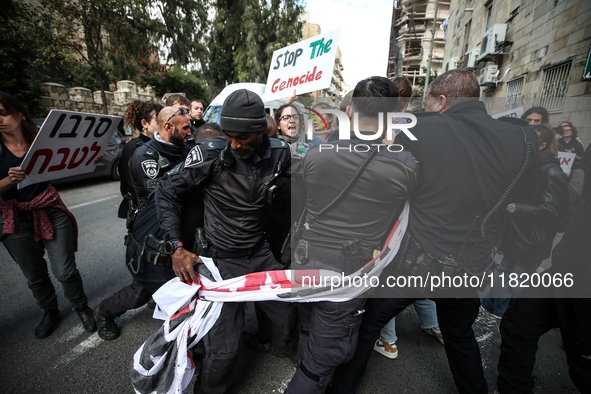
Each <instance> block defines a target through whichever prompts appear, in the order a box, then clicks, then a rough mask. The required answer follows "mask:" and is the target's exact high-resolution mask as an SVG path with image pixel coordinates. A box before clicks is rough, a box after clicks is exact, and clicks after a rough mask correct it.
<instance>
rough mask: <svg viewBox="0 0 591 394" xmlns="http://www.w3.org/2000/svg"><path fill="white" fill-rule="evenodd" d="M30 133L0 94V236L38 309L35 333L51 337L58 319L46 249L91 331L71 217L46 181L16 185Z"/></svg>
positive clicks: (30, 125) (19, 111) (20, 111)
mask: <svg viewBox="0 0 591 394" xmlns="http://www.w3.org/2000/svg"><path fill="white" fill-rule="evenodd" d="M36 135H37V126H36V125H35V122H33V119H32V118H31V115H30V114H29V111H28V110H27V109H26V108H25V106H24V105H23V103H21V102H20V101H19V100H18V99H16V98H15V97H13V96H12V95H10V94H8V93H5V92H0V224H1V225H2V235H1V236H0V240H1V241H2V243H3V244H4V246H5V247H6V250H7V251H8V253H9V254H10V256H11V257H12V258H13V259H14V261H16V263H17V264H18V266H19V267H20V269H21V270H22V272H23V275H24V276H25V278H26V279H27V285H28V286H29V289H31V292H32V293H33V296H34V297H35V299H36V300H37V304H38V305H39V306H40V307H41V309H43V311H44V315H43V319H42V320H41V322H40V323H39V325H38V326H37V328H36V329H35V336H36V337H37V338H39V339H41V338H45V337H47V336H49V335H51V333H52V332H53V331H54V330H55V328H56V327H57V326H58V324H59V321H60V311H59V308H58V303H57V295H56V293H55V288H54V286H53V284H52V282H51V279H50V277H49V272H48V268H47V261H46V260H45V258H44V254H45V253H46V252H47V257H48V259H49V264H50V267H51V271H52V272H53V274H54V276H55V277H56V279H57V280H58V281H59V282H60V284H61V286H62V289H63V292H64V295H65V297H66V299H67V300H68V301H69V302H70V304H71V305H72V308H74V310H75V311H76V313H77V314H78V317H79V318H80V320H81V322H82V326H83V327H84V329H85V330H86V331H88V332H92V331H95V330H96V323H95V320H94V317H93V315H92V310H91V309H90V307H89V306H88V300H87V298H86V294H85V293H84V286H83V283H82V277H81V276H80V272H79V271H78V269H77V268H76V257H75V252H76V250H77V247H78V245H77V242H78V227H77V224H76V219H75V218H74V215H72V213H71V212H70V211H69V210H68V208H67V207H66V206H65V204H64V203H63V202H62V200H61V198H60V195H59V194H58V192H57V190H55V188H54V187H53V186H51V185H50V184H49V183H48V182H41V183H36V184H33V185H29V186H26V187H24V188H22V189H17V184H18V183H19V182H20V181H23V180H24V179H25V176H26V175H25V170H24V169H23V168H22V167H20V165H21V163H22V161H23V159H24V157H25V155H26V153H27V151H28V150H29V148H30V147H31V144H32V143H33V140H34V139H35V136H36Z"/></svg>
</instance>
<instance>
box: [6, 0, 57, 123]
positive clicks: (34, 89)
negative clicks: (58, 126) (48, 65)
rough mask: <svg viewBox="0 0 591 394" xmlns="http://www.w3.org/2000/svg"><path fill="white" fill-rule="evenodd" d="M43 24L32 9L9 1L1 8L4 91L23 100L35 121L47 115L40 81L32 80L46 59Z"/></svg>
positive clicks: (11, 0)
mask: <svg viewBox="0 0 591 394" xmlns="http://www.w3.org/2000/svg"><path fill="white" fill-rule="evenodd" d="M41 21H42V19H41V16H40V15H39V14H36V13H34V12H33V11H32V7H31V6H29V5H26V4H23V3H18V2H16V1H13V0H9V1H8V2H7V4H5V5H4V6H3V7H0V90H1V91H4V92H7V93H10V94H12V95H13V96H15V97H17V98H18V99H20V100H21V101H22V102H23V103H24V104H25V106H27V108H28V109H29V111H31V113H32V114H33V116H35V117H40V116H43V115H44V111H43V109H42V107H41V100H40V98H39V97H40V96H41V90H40V89H39V86H38V81H36V80H34V79H32V78H31V77H30V76H31V74H32V72H33V70H34V69H35V68H36V67H37V66H39V65H40V64H41V61H40V60H39V59H40V58H42V57H43V56H42V52H43V48H42V46H40V45H39V43H38V42H37V40H36V37H37V36H38V35H39V34H40V33H39V29H40V28H41V27H40V23H41ZM53 55H54V56H57V54H55V53H54V54H53Z"/></svg>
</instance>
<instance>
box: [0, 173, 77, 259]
mask: <svg viewBox="0 0 591 394" xmlns="http://www.w3.org/2000/svg"><path fill="white" fill-rule="evenodd" d="M43 208H55V209H59V210H61V211H63V212H65V213H66V214H67V215H68V216H69V217H70V219H72V225H73V226H74V241H75V244H76V251H77V250H78V223H76V218H75V217H74V215H72V213H71V212H70V211H68V208H66V205H65V204H64V202H63V201H62V199H61V198H60V195H59V194H58V192H57V190H55V188H54V187H53V186H51V185H49V186H48V187H47V189H45V190H44V191H43V192H42V193H40V194H39V195H38V196H37V197H35V198H34V199H33V200H31V201H29V202H21V201H17V200H14V199H13V200H8V201H4V200H3V199H2V198H1V197H0V211H2V215H3V216H4V228H3V229H2V233H3V234H18V233H19V226H20V219H19V215H18V212H19V211H24V212H31V213H32V214H33V228H34V234H35V241H41V240H43V241H48V240H52V239H53V225H52V224H51V220H49V217H48V216H47V214H46V213H45V211H44V210H43Z"/></svg>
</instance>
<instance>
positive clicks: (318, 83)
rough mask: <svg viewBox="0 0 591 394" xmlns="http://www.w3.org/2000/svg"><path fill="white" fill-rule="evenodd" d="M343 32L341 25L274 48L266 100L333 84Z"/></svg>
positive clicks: (319, 88)
mask: <svg viewBox="0 0 591 394" xmlns="http://www.w3.org/2000/svg"><path fill="white" fill-rule="evenodd" d="M340 34H341V29H340V28H338V29H335V30H332V31H329V32H328V33H326V34H320V35H317V36H314V37H312V38H308V39H307V40H304V41H300V42H298V43H297V44H293V45H289V46H287V47H284V48H281V49H278V50H276V51H275V52H273V60H271V66H270V67H269V75H268V76H267V87H266V88H265V100H274V99H278V98H284V97H289V96H291V95H292V93H293V91H294V89H295V90H296V92H297V94H303V93H308V92H313V91H315V90H321V89H325V88H328V87H330V82H331V79H332V74H333V69H334V61H335V58H336V54H337V46H338V44H339V36H340Z"/></svg>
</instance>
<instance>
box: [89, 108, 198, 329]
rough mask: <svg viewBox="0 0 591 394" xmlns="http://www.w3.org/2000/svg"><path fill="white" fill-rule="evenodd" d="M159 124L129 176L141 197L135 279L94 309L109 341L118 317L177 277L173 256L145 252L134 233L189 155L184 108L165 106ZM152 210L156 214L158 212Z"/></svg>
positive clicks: (130, 245) (132, 254)
mask: <svg viewBox="0 0 591 394" xmlns="http://www.w3.org/2000/svg"><path fill="white" fill-rule="evenodd" d="M157 125H158V129H157V130H156V131H155V132H154V135H153V137H152V139H150V140H149V141H148V142H146V143H145V144H143V145H141V146H139V147H138V148H137V149H136V150H135V152H134V153H133V156H132V158H131V159H130V160H129V174H128V175H129V176H130V178H131V184H132V186H133V189H134V193H135V196H136V199H137V204H136V206H135V210H134V212H131V213H130V216H131V217H130V219H129V220H128V230H129V231H130V234H128V235H127V237H126V245H127V253H126V262H127V267H128V269H129V271H130V273H131V275H132V277H133V280H132V283H131V284H130V285H128V286H126V287H124V288H122V289H121V290H119V291H117V292H116V293H115V294H113V295H112V296H110V297H108V298H107V299H105V300H103V301H102V302H101V303H100V304H99V306H98V307H97V308H96V309H95V311H94V315H95V318H96V321H97V331H98V335H99V337H101V338H102V339H105V340H113V339H116V338H117V337H119V334H120V332H119V328H118V327H117V325H116V324H115V318H116V317H118V316H120V315H122V314H123V313H125V312H126V311H128V310H130V309H136V308H139V307H141V306H143V305H145V304H146V303H148V301H149V300H150V298H151V297H152V294H153V293H154V292H156V290H158V288H159V287H160V286H162V285H163V284H164V283H166V282H167V281H168V280H170V279H172V278H174V277H175V274H174V271H173V270H172V269H171V268H170V257H169V256H162V261H160V260H159V259H160V256H159V255H157V254H150V253H145V252H144V249H143V247H144V245H143V243H142V242H141V238H140V240H137V239H136V238H134V234H133V230H134V226H135V225H137V223H136V222H140V221H141V218H138V216H137V215H138V212H141V213H142V216H143V215H145V214H146V212H150V211H149V210H147V208H146V207H147V206H148V204H149V203H150V201H151V200H153V194H154V192H155V190H156V186H157V184H158V182H159V181H160V179H161V178H162V176H163V175H164V173H165V172H167V171H169V170H171V169H172V168H173V167H174V166H175V165H177V164H178V163H179V162H181V161H182V160H184V159H185V157H186V156H187V150H186V149H185V145H186V144H187V138H188V136H189V135H190V133H191V126H190V121H189V116H188V115H187V112H186V111H185V109H184V107H179V108H175V107H164V108H163V109H162V110H160V111H159V112H158V123H157ZM151 212H152V214H153V216H155V212H154V211H151ZM148 219H149V218H148ZM152 227H153V226H152ZM138 238H139V237H138ZM135 260H138V261H135Z"/></svg>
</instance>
